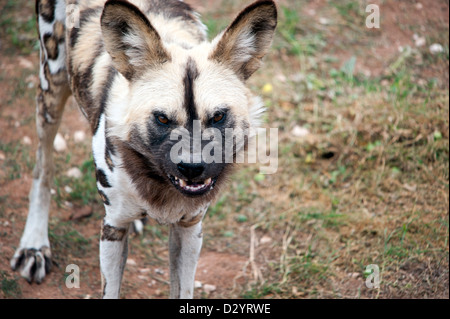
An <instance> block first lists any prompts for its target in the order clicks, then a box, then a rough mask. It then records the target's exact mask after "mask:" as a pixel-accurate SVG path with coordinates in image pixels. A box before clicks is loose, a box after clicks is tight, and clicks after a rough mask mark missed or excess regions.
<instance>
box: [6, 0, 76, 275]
mask: <svg viewBox="0 0 450 319" xmlns="http://www.w3.org/2000/svg"><path fill="white" fill-rule="evenodd" d="M36 11H37V14H38V25H39V35H40V44H41V51H40V56H41V58H40V73H39V78H40V85H39V87H38V90H37V97H36V128H37V133H38V137H39V146H38V150H37V152H36V166H35V168H34V171H33V183H32V187H31V191H30V198H29V199H30V203H29V210H28V217H27V221H26V224H25V229H24V232H23V235H22V238H21V240H20V246H19V247H18V248H17V250H16V252H15V254H14V256H13V257H12V259H11V267H12V268H13V269H14V270H17V269H19V271H20V274H21V276H22V277H24V278H25V279H26V280H27V281H28V282H32V281H33V280H34V281H35V282H37V283H40V282H41V281H42V280H43V279H44V277H45V275H46V274H47V273H48V272H49V271H50V268H51V265H52V262H51V252H50V242H49V239H48V215H49V209H50V199H51V196H50V188H51V185H52V182H53V140H54V138H55V135H56V133H57V131H58V127H59V124H60V122H61V116H62V113H63V110H64V105H65V103H66V100H67V98H68V97H69V95H70V89H69V86H68V80H67V72H66V69H65V48H64V32H65V27H64V19H65V17H64V13H65V3H64V0H56V1H55V0H53V1H51V0H38V1H36Z"/></svg>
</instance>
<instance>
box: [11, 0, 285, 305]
mask: <svg viewBox="0 0 450 319" xmlns="http://www.w3.org/2000/svg"><path fill="white" fill-rule="evenodd" d="M69 8H70V10H71V11H70V12H72V13H73V12H74V11H75V13H74V15H73V16H71V17H70V18H71V19H68V17H67V18H66V12H67V13H69ZM36 11H37V15H38V27H39V36H40V48H41V51H40V72H39V78H40V86H39V88H38V92H37V117H36V122H37V132H38V136H39V147H38V150H37V164H36V167H35V169H34V172H33V184H32V188H31V192H30V206H29V213H28V219H27V222H26V225H25V229H24V233H23V235H22V238H21V241H20V246H19V247H18V248H17V250H16V252H15V254H14V256H13V257H12V259H11V266H12V268H13V269H19V270H20V273H21V275H22V276H23V277H25V278H26V279H27V280H28V281H29V282H32V281H35V282H37V283H40V282H41V281H42V280H43V279H44V277H45V275H46V273H48V272H49V270H50V268H51V264H52V261H51V257H52V256H51V251H50V242H49V239H48V214H49V207H50V187H51V182H52V175H53V155H52V151H53V149H52V146H53V140H54V137H55V134H56V132H57V130H58V126H59V124H60V121H61V116H62V113H63V109H64V105H65V102H66V100H67V98H68V97H69V95H70V94H73V95H74V97H75V99H76V101H77V102H78V104H79V107H80V109H81V111H82V112H83V114H84V115H85V116H86V118H87V119H88V121H89V124H90V128H91V130H92V134H93V140H92V150H93V156H94V162H95V167H96V178H97V188H98V192H99V194H100V196H101V198H102V200H103V203H104V206H105V211H106V214H105V217H104V220H103V226H102V230H101V239H100V268H101V275H102V287H103V296H104V297H105V298H118V297H119V291H120V284H121V279H122V274H123V270H124V265H125V261H126V258H127V238H128V233H129V229H130V225H131V223H132V222H133V221H135V220H136V219H139V218H142V216H149V217H151V218H153V219H155V220H157V221H158V222H159V223H162V224H169V225H170V238H169V250H170V254H169V255H170V258H169V259H170V282H171V287H170V297H172V298H190V297H192V296H193V283H194V275H195V269H196V266H197V260H198V256H199V253H200V248H201V245H202V219H203V216H204V215H205V212H206V210H207V208H208V206H209V203H210V202H211V201H212V200H213V199H214V198H215V197H216V196H217V194H218V191H219V189H220V186H222V185H223V183H224V180H225V179H226V177H227V175H229V172H230V171H231V169H232V167H233V165H232V164H228V163H224V162H217V163H216V162H212V163H209V164H207V163H206V162H204V161H203V160H202V161H200V162H194V161H191V159H192V156H195V155H196V154H195V152H196V151H195V150H193V149H191V150H190V151H189V153H188V157H186V156H184V157H180V158H179V159H178V160H175V161H174V160H173V159H172V158H170V157H169V153H170V150H171V148H172V147H173V146H174V143H176V141H174V140H172V139H171V138H170V135H171V133H172V132H173V131H174V130H175V129H176V128H180V127H181V128H184V129H186V130H187V131H188V132H192V131H193V127H194V125H193V123H194V122H195V121H197V122H198V123H201V130H202V131H203V130H205V129H207V128H210V127H214V128H216V129H218V130H219V132H221V134H222V137H223V135H224V130H225V128H242V129H245V128H249V127H254V126H255V125H257V123H258V120H259V117H260V115H261V111H262V108H263V107H262V103H261V101H260V99H258V98H257V97H254V96H253V95H252V94H251V92H250V90H249V89H248V88H246V86H245V82H246V80H247V79H248V78H249V77H250V76H251V75H252V74H253V73H254V72H255V71H256V70H257V69H258V68H259V66H260V64H261V59H262V58H263V56H264V55H265V54H266V53H267V51H268V50H269V47H270V45H271V41H272V37H273V33H274V30H275V27H276V23H277V11H276V5H275V3H274V2H273V1H271V0H260V1H257V2H255V3H253V4H251V5H249V6H248V7H247V8H246V9H244V10H243V11H242V12H241V13H240V14H239V15H238V16H237V18H236V19H235V20H234V21H233V22H232V23H231V25H230V26H229V27H228V28H227V29H226V30H225V31H223V32H222V33H220V34H219V35H218V36H217V37H216V38H215V39H214V40H213V41H212V42H208V41H207V40H206V28H205V26H204V25H203V24H202V23H201V21H200V20H199V18H198V15H197V14H196V13H195V12H194V11H193V10H192V9H191V7H190V6H189V5H188V4H186V3H184V2H182V1H178V0H148V1H144V0H133V1H129V2H127V1H119V0H110V1H107V2H106V3H104V1H102V0H95V1H87V0H86V1H84V0H37V1H36ZM68 21H69V22H70V23H68ZM201 145H202V146H203V144H201ZM197 152H198V150H197ZM180 156H181V155H180Z"/></svg>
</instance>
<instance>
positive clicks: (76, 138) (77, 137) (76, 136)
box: [73, 131, 86, 143]
mask: <svg viewBox="0 0 450 319" xmlns="http://www.w3.org/2000/svg"><path fill="white" fill-rule="evenodd" d="M73 139H74V141H75V143H81V142H83V141H84V140H85V139H86V134H85V133H84V132H83V131H76V132H75V133H73Z"/></svg>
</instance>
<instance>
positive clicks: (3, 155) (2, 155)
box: [0, 152, 6, 161]
mask: <svg viewBox="0 0 450 319" xmlns="http://www.w3.org/2000/svg"><path fill="white" fill-rule="evenodd" d="M5 159H6V156H5V154H4V153H2V152H0V161H4V160H5Z"/></svg>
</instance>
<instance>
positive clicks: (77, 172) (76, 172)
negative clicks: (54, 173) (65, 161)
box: [66, 167, 83, 178]
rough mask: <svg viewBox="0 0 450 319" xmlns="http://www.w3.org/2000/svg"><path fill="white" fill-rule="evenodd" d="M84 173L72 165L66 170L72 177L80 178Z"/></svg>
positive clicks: (67, 174) (68, 175)
mask: <svg viewBox="0 0 450 319" xmlns="http://www.w3.org/2000/svg"><path fill="white" fill-rule="evenodd" d="M82 175H83V174H81V171H80V169H79V168H78V167H72V168H71V169H69V170H68V171H67V172H66V176H67V177H72V178H80V177H81V176H82Z"/></svg>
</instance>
